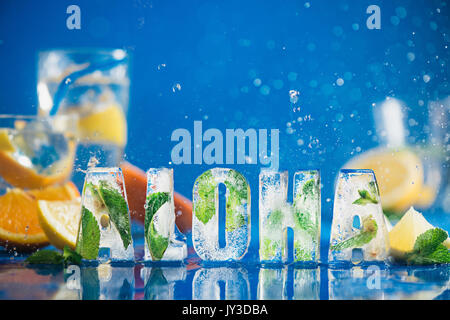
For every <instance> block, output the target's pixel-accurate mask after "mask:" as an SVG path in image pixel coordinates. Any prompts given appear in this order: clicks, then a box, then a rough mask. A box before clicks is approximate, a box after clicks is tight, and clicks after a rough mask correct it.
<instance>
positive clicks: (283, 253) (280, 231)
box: [259, 170, 320, 263]
mask: <svg viewBox="0 0 450 320" xmlns="http://www.w3.org/2000/svg"><path fill="white" fill-rule="evenodd" d="M287 192H288V173H287V172H276V171H262V172H261V173H260V175H259V241H260V242H259V244H260V247H259V257H260V261H261V262H263V263H285V262H288V258H289V257H288V243H287V241H288V237H287V231H288V229H291V230H292V231H293V234H294V246H293V251H294V252H293V259H294V262H297V263H310V262H312V263H315V262H317V261H318V260H319V243H320V175H319V171H317V170H310V171H299V172H296V173H295V175H294V198H293V199H294V203H293V204H292V205H291V204H289V203H288V202H287Z"/></svg>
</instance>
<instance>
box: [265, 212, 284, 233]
mask: <svg viewBox="0 0 450 320" xmlns="http://www.w3.org/2000/svg"><path fill="white" fill-rule="evenodd" d="M283 218H284V216H283V212H282V211H281V210H280V209H275V210H273V211H272V212H271V213H270V215H269V216H268V217H267V227H268V228H269V229H270V230H276V229H280V228H282V223H283Z"/></svg>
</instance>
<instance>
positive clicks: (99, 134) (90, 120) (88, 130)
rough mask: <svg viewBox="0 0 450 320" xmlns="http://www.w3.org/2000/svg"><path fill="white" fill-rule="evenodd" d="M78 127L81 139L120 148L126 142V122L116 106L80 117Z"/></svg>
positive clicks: (120, 110)
mask: <svg viewBox="0 0 450 320" xmlns="http://www.w3.org/2000/svg"><path fill="white" fill-rule="evenodd" d="M78 126H79V130H80V135H81V139H85V140H89V141H94V142H95V141H99V142H110V143H113V144H115V145H118V146H120V147H123V146H125V144H126V142H127V121H126V118H125V114H124V112H123V110H122V108H121V107H120V106H119V105H117V104H111V105H110V106H108V107H106V108H105V109H103V110H102V111H98V112H94V113H91V114H89V115H87V116H85V117H82V118H81V119H80V120H79V122H78Z"/></svg>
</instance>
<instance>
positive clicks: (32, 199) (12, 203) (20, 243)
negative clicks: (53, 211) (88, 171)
mask: <svg viewBox="0 0 450 320" xmlns="http://www.w3.org/2000/svg"><path fill="white" fill-rule="evenodd" d="M79 197H80V193H79V191H78V189H77V187H76V186H75V184H73V182H70V181H69V182H67V183H65V184H63V185H60V186H50V187H46V188H43V189H34V190H29V191H23V190H21V189H11V190H8V191H7V192H6V194H5V195H3V196H1V197H0V245H2V246H5V247H7V248H17V249H18V250H19V251H28V250H33V249H35V248H39V247H42V246H45V245H47V244H48V238H47V236H46V234H45V232H44V230H43V229H42V228H41V225H40V221H39V218H38V200H51V201H70V200H74V199H78V198H79Z"/></svg>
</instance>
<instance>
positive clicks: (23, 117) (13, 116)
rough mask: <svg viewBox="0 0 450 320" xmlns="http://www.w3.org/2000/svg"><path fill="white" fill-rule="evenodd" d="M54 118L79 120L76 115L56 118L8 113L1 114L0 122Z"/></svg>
mask: <svg viewBox="0 0 450 320" xmlns="http://www.w3.org/2000/svg"><path fill="white" fill-rule="evenodd" d="M53 118H68V119H70V118H74V119H75V118H78V115H76V114H56V115H54V116H50V115H39V114H35V115H33V114H30V115H28V114H8V113H3V114H0V120H2V119H19V120H35V119H37V120H41V119H42V120H46V119H53Z"/></svg>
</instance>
